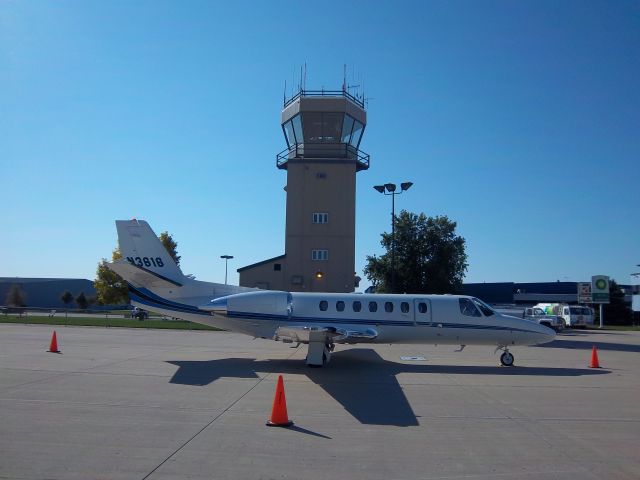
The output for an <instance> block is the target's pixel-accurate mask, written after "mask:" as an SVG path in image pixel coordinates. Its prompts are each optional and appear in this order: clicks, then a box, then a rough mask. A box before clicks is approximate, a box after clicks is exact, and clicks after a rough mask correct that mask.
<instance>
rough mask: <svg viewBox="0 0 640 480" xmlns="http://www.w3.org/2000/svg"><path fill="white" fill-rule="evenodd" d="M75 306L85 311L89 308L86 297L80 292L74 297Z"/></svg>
mask: <svg viewBox="0 0 640 480" xmlns="http://www.w3.org/2000/svg"><path fill="white" fill-rule="evenodd" d="M76 305H78V308H79V309H80V310H86V309H87V307H88V306H89V302H88V301H87V297H85V295H84V292H80V294H79V295H78V296H77V297H76Z"/></svg>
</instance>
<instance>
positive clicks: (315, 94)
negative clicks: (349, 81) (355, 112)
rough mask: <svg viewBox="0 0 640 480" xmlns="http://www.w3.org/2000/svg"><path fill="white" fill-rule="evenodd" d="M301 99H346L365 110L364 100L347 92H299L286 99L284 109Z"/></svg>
mask: <svg viewBox="0 0 640 480" xmlns="http://www.w3.org/2000/svg"><path fill="white" fill-rule="evenodd" d="M301 97H344V98H347V99H349V100H351V101H352V102H353V103H355V104H356V105H358V106H359V107H360V108H362V109H364V99H363V98H361V97H356V96H354V95H351V94H350V93H349V92H347V91H346V90H324V89H323V90H299V91H298V92H297V93H296V94H294V95H293V96H292V97H291V98H289V99H288V100H287V98H286V97H285V99H284V108H287V107H288V106H289V105H291V104H292V103H293V102H295V101H296V100H298V99H299V98H301Z"/></svg>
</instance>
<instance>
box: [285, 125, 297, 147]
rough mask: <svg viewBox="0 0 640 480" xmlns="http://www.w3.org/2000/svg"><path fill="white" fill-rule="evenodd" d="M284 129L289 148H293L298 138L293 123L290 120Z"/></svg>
mask: <svg viewBox="0 0 640 480" xmlns="http://www.w3.org/2000/svg"><path fill="white" fill-rule="evenodd" d="M283 128H284V136H285V139H286V140H287V146H288V147H289V148H291V147H293V146H294V145H295V144H296V136H295V134H294V133H293V122H292V121H291V120H289V121H288V122H286V123H285V124H284V125H283Z"/></svg>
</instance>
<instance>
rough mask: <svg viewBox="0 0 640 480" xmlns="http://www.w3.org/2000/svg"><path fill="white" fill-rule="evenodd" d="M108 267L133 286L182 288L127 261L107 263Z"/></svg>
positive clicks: (174, 282) (179, 284) (172, 281)
mask: <svg viewBox="0 0 640 480" xmlns="http://www.w3.org/2000/svg"><path fill="white" fill-rule="evenodd" d="M106 265H107V267H109V268H110V269H111V270H113V271H114V272H116V273H117V274H118V275H120V276H121V277H122V278H124V279H125V280H126V281H127V282H129V283H131V284H133V285H137V286H145V287H146V288H149V287H151V288H153V287H157V288H171V287H180V286H182V284H181V283H178V282H176V281H174V280H171V279H169V278H166V277H163V276H162V275H160V274H158V273H155V272H152V271H151V270H147V269H146V268H144V267H138V266H137V265H133V264H131V263H129V262H127V261H126V260H118V261H115V262H112V263H107V264H106Z"/></svg>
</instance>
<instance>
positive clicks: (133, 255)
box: [116, 219, 188, 285]
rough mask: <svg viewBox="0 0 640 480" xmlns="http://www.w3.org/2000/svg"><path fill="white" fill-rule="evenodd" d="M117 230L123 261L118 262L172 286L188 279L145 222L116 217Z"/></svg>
mask: <svg viewBox="0 0 640 480" xmlns="http://www.w3.org/2000/svg"><path fill="white" fill-rule="evenodd" d="M116 229H117V230H118V244H119V246H120V253H122V260H123V261H122V262H119V263H122V264H124V263H125V262H127V263H128V264H130V265H133V266H135V267H137V268H136V269H135V270H137V271H138V272H141V271H142V272H144V273H146V274H147V275H148V276H153V277H155V278H156V279H158V280H161V281H166V282H169V283H171V284H174V285H182V284H184V283H185V282H187V281H188V278H187V277H185V276H184V275H183V273H182V270H180V267H178V265H177V264H176V262H175V261H174V260H173V258H171V255H169V252H167V250H166V249H165V248H164V245H162V242H161V241H160V240H159V239H158V237H157V236H156V234H155V233H154V231H153V230H152V229H151V227H150V226H149V224H148V223H147V222H145V221H144V220H135V219H134V220H116ZM129 270H131V269H129ZM123 273H124V272H123ZM125 279H127V278H126V277H125Z"/></svg>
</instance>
